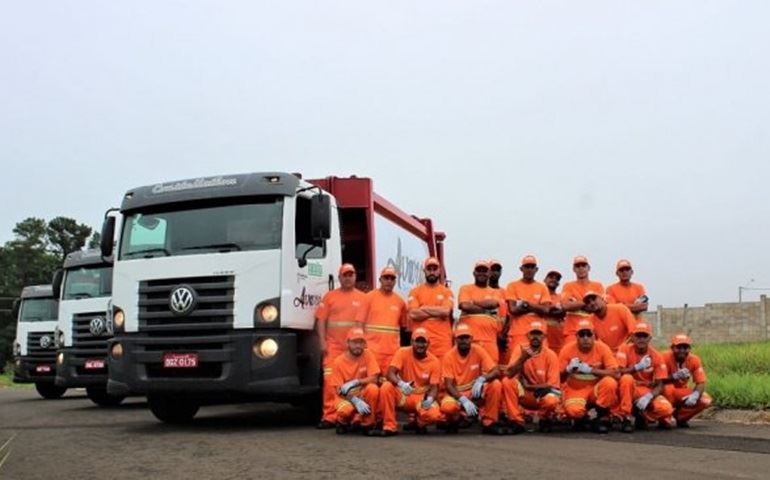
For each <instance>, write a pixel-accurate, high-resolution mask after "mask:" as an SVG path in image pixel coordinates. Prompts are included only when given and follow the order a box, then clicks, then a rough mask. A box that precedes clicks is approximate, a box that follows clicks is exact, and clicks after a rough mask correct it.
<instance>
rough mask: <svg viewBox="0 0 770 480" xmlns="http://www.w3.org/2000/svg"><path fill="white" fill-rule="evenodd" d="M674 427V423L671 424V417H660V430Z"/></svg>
mask: <svg viewBox="0 0 770 480" xmlns="http://www.w3.org/2000/svg"><path fill="white" fill-rule="evenodd" d="M672 428H673V425H671V419H669V418H661V419H658V430H671V429H672Z"/></svg>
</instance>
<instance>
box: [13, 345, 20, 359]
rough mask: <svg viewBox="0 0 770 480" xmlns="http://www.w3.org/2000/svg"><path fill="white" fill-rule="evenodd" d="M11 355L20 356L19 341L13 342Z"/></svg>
mask: <svg viewBox="0 0 770 480" xmlns="http://www.w3.org/2000/svg"><path fill="white" fill-rule="evenodd" d="M13 356H14V357H19V356H21V344H20V343H19V342H13Z"/></svg>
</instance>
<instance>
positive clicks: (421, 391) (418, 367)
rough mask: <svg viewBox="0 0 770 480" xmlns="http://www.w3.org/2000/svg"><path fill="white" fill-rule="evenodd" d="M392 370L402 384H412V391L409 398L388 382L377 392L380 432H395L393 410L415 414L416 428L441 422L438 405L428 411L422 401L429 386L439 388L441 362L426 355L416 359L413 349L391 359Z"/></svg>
mask: <svg viewBox="0 0 770 480" xmlns="http://www.w3.org/2000/svg"><path fill="white" fill-rule="evenodd" d="M390 366H391V367H394V368H396V369H397V370H398V376H399V377H400V378H401V380H403V381H405V382H407V383H411V384H412V386H413V387H414V391H413V392H412V393H411V394H410V395H404V393H403V392H401V390H400V389H399V388H398V387H397V386H396V385H393V384H392V383H391V382H385V383H383V384H382V387H381V388H380V413H381V414H382V419H383V424H382V429H383V430H388V431H391V432H395V431H396V428H397V426H398V425H397V423H396V408H398V409H399V410H402V411H405V412H408V413H413V414H416V417H417V425H418V426H419V427H425V426H427V425H431V424H434V423H436V422H438V421H439V420H441V410H440V409H439V406H438V403H437V402H435V401H434V402H433V403H432V404H431V406H430V408H427V409H425V408H423V407H422V401H423V400H424V399H425V394H426V393H427V392H428V390H429V389H430V387H431V386H432V385H436V386H437V387H438V385H439V383H440V382H441V362H440V361H439V359H438V358H436V356H435V355H432V354H431V353H430V352H428V355H427V356H426V357H425V358H423V359H418V358H415V356H414V353H413V352H412V347H402V348H400V349H398V351H396V353H395V355H393V359H392V361H391V363H390Z"/></svg>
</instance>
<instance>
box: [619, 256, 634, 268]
mask: <svg viewBox="0 0 770 480" xmlns="http://www.w3.org/2000/svg"><path fill="white" fill-rule="evenodd" d="M621 268H632V267H631V262H629V261H628V260H626V259H625V258H623V259H620V260H618V263H616V264H615V270H620V269H621Z"/></svg>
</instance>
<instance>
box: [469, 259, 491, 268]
mask: <svg viewBox="0 0 770 480" xmlns="http://www.w3.org/2000/svg"><path fill="white" fill-rule="evenodd" d="M479 267H483V268H486V269H487V270H489V267H490V265H489V262H488V261H487V260H478V261H477V262H476V263H474V264H473V269H474V270H476V269H477V268H479Z"/></svg>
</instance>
